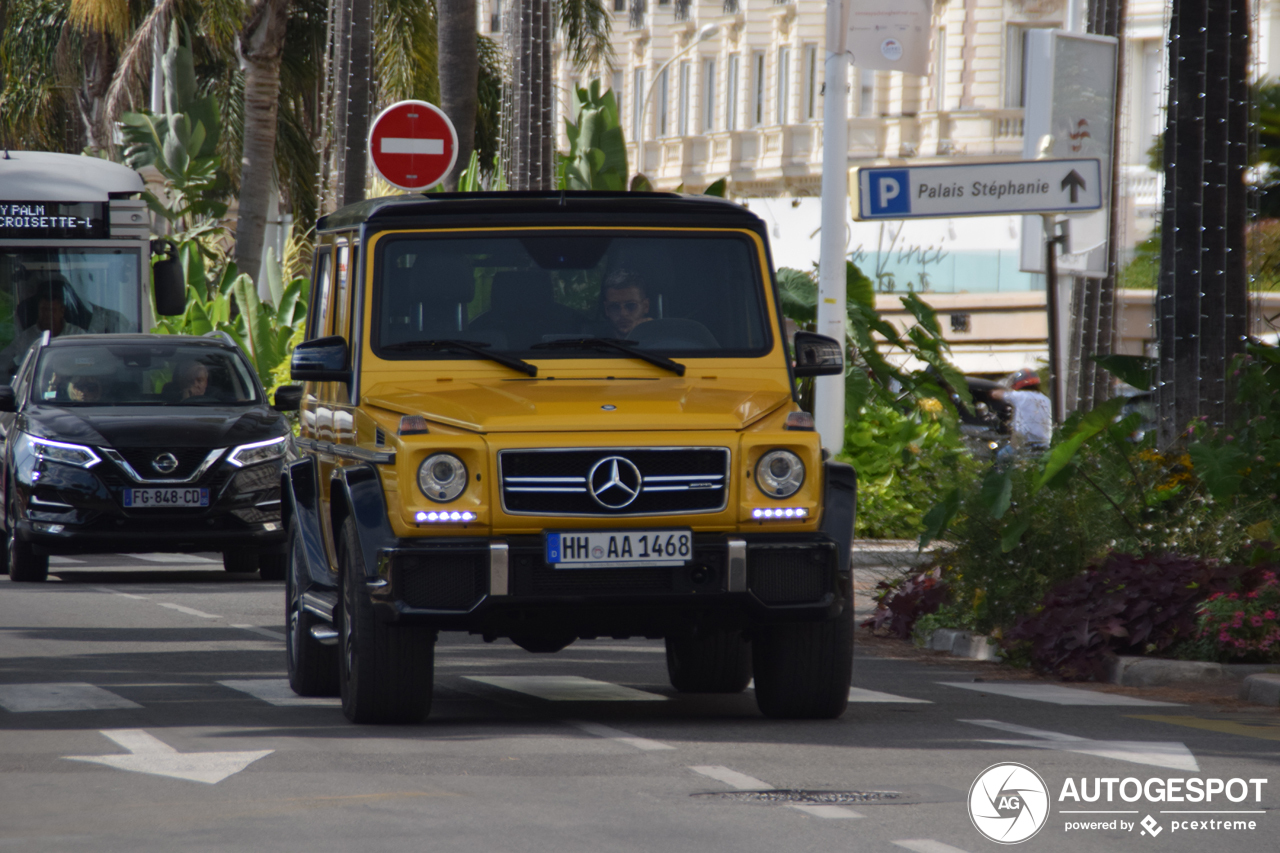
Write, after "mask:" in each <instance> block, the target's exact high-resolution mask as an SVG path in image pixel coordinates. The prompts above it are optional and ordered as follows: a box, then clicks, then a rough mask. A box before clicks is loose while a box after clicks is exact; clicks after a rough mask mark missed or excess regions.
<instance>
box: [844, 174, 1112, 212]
mask: <svg viewBox="0 0 1280 853" xmlns="http://www.w3.org/2000/svg"><path fill="white" fill-rule="evenodd" d="M1101 206H1102V170H1101V166H1100V164H1099V162H1098V161H1097V160H1093V159H1090V160H1013V161H1010V162H1006V163H966V164H963V165H945V166H884V167H881V166H875V167H868V168H861V169H858V203H857V205H856V207H855V210H856V211H857V218H858V219H919V218H923V217H930V216H933V217H939V216H946V217H950V216H985V215H993V214H1001V213H1004V214H1009V213H1066V212H1070V211H1077V210H1096V209H1098V208H1099V207H1101Z"/></svg>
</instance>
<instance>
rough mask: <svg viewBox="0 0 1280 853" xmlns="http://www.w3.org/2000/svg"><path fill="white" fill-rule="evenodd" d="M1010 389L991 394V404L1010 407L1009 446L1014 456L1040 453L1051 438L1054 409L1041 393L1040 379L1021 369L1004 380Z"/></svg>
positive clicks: (1031, 371)
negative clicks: (993, 402)
mask: <svg viewBox="0 0 1280 853" xmlns="http://www.w3.org/2000/svg"><path fill="white" fill-rule="evenodd" d="M1007 382H1008V385H1009V388H1008V389H1007V390H1006V389H1003V388H1001V389H996V390H994V391H992V392H991V398H992V399H993V400H1000V401H1003V402H1006V403H1008V404H1009V405H1010V406H1011V407H1013V418H1012V420H1011V422H1010V424H1009V432H1010V433H1011V437H1012V442H1011V446H1012V449H1013V452H1015V453H1042V452H1044V451H1045V450H1048V449H1049V440H1050V439H1052V438H1053V409H1052V408H1051V406H1050V405H1049V398H1048V397H1046V396H1045V395H1044V394H1041V393H1040V375H1039V374H1038V373H1036V372H1035V371H1034V370H1032V369H1030V368H1028V367H1024V368H1022V369H1021V370H1019V371H1018V372H1016V373H1014V374H1013V375H1012V376H1010V377H1009V379H1008V380H1007Z"/></svg>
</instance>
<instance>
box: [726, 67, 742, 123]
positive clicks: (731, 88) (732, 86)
mask: <svg viewBox="0 0 1280 853" xmlns="http://www.w3.org/2000/svg"><path fill="white" fill-rule="evenodd" d="M741 65H742V57H740V56H738V54H736V53H731V54H729V76H728V77H726V78H725V81H724V82H725V87H724V88H725V91H724V129H725V130H737V129H738V80H739V79H740V78H741V77H742V68H741Z"/></svg>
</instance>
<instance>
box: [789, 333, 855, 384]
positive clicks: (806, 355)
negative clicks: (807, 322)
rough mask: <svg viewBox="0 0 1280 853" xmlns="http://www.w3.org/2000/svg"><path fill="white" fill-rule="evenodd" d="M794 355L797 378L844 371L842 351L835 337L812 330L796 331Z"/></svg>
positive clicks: (829, 374)
mask: <svg viewBox="0 0 1280 853" xmlns="http://www.w3.org/2000/svg"><path fill="white" fill-rule="evenodd" d="M795 355H796V366H795V374H796V378H797V379H803V378H805V377H807V376H835V375H837V374H843V373H844V352H843V351H842V348H841V346H840V342H839V341H837V340H836V339H835V338H828V337H827V336H826V335H819V334H815V333H814V332H796V341H795Z"/></svg>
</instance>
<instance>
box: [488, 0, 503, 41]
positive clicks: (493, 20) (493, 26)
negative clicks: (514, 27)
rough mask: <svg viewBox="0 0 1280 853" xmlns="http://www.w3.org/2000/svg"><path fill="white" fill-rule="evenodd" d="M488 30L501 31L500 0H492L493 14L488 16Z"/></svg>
mask: <svg viewBox="0 0 1280 853" xmlns="http://www.w3.org/2000/svg"><path fill="white" fill-rule="evenodd" d="M489 32H491V33H500V32H502V0H493V14H492V15H490V16H489Z"/></svg>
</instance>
